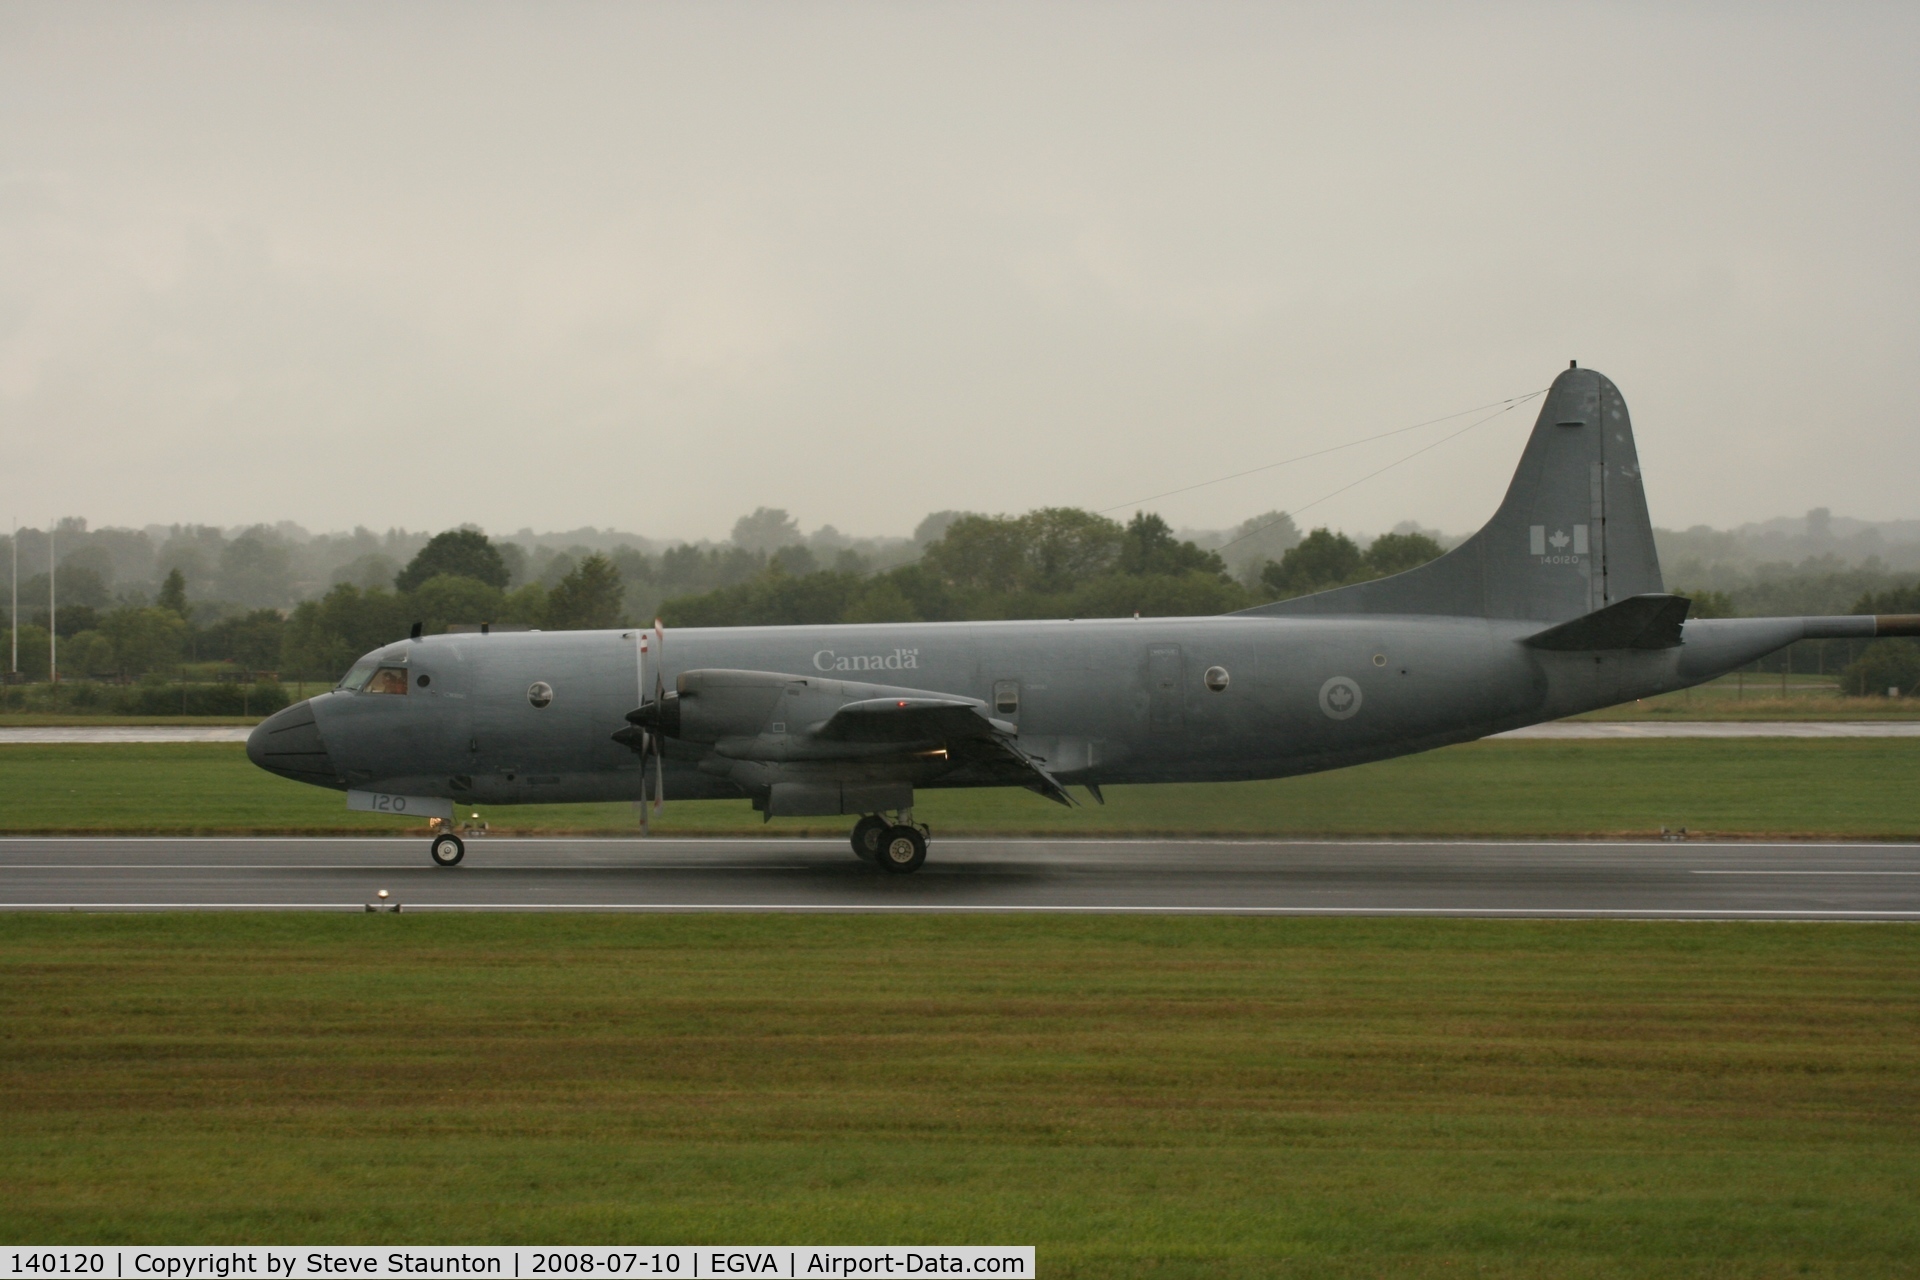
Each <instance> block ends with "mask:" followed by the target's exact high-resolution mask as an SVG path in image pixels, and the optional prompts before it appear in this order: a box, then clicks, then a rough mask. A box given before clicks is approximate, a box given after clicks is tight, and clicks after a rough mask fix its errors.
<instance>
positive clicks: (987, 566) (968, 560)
mask: <svg viewBox="0 0 1920 1280" xmlns="http://www.w3.org/2000/svg"><path fill="white" fill-rule="evenodd" d="M1022 533H1023V531H1022V529H1021V527H1020V524H1019V522H1018V521H1016V520H1014V519H1013V518H1011V517H1009V516H973V515H967V516H961V517H960V518H959V519H957V520H955V521H954V522H953V523H952V524H950V525H948V526H947V531H946V532H945V533H944V534H942V535H941V536H940V538H939V540H938V541H936V542H934V543H932V544H930V545H929V546H928V547H927V551H926V554H925V556H923V557H922V563H923V564H925V565H926V567H927V568H928V569H929V570H931V571H932V572H933V573H934V574H936V575H937V576H938V577H940V578H941V579H943V580H944V581H946V582H948V583H950V584H951V585H953V586H956V587H961V588H965V589H971V590H975V591H1013V590H1016V589H1017V588H1018V587H1019V586H1020V579H1021V576H1022V571H1023V568H1024V563H1025V548H1024V546H1023V545H1022V544H1023V541H1024V540H1023V537H1022Z"/></svg>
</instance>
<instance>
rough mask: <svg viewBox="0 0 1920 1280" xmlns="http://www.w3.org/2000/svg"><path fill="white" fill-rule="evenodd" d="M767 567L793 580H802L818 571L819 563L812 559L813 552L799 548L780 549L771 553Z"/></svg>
mask: <svg viewBox="0 0 1920 1280" xmlns="http://www.w3.org/2000/svg"><path fill="white" fill-rule="evenodd" d="M769 566H770V567H771V568H775V569H778V570H779V571H780V572H782V573H784V574H786V575H788V576H789V577H794V578H804V577H806V576H807V575H808V574H810V573H818V572H819V571H820V562H819V560H817V559H815V558H814V554H813V552H811V551H809V550H807V549H806V548H805V547H799V546H787V547H782V548H780V549H779V550H778V551H776V552H774V553H773V556H772V558H771V560H770V561H769Z"/></svg>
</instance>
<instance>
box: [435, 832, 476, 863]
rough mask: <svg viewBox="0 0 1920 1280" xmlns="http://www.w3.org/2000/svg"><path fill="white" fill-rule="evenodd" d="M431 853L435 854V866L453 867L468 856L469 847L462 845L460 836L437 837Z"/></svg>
mask: <svg viewBox="0 0 1920 1280" xmlns="http://www.w3.org/2000/svg"><path fill="white" fill-rule="evenodd" d="M429 852H431V853H432V854H433V861H434V865H435V866H441V867H451V866H457V865H458V864H459V862H460V859H462V858H464V857H466V856H467V846H466V845H464V844H462V843H460V837H459V836H435V837H434V838H433V844H432V846H431V847H430V849H429Z"/></svg>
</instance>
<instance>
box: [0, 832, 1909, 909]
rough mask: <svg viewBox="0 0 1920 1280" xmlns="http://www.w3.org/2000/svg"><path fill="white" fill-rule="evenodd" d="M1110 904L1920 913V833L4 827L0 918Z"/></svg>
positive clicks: (1082, 906)
mask: <svg viewBox="0 0 1920 1280" xmlns="http://www.w3.org/2000/svg"><path fill="white" fill-rule="evenodd" d="M381 889H386V890H387V891H388V892H389V893H390V894H391V896H392V900H396V901H398V902H399V903H401V904H402V907H403V909H404V910H405V911H411V912H422V911H820V912H834V911H838V912H873V911H925V912H1045V911H1051V912H1116V913H1182V912H1189V913H1221V914H1274V915H1381V916H1401V915H1429V916H1491V917H1503V916H1511V917H1639V918H1650V919H1671V918H1689V919H1783V920H1784V919H1800V920H1863V921H1864V920H1920V844H1758V843H1755V844H1748V843H1733V842H1729V843H1705V842H1650V843H1601V842H1544V841H1542V842H1531V841H1512V842H1473V841H1321V842H1311V841H1264V840H1161V839H1141V840H1060V839H960V838H954V839H944V840H943V839H939V838H938V835H937V833H936V839H935V841H934V845H933V852H932V854H931V856H930V857H929V858H928V861H927V865H926V866H925V868H924V869H922V870H921V871H920V872H919V873H918V874H917V875H912V876H895V875H889V874H887V873H886V872H884V871H881V870H879V869H878V868H875V867H873V866H870V865H868V864H866V863H862V862H860V861H858V860H857V859H855V858H854V856H853V854H852V851H851V850H850V849H849V848H848V847H847V845H846V843H845V842H844V841H840V840H800V839H779V838H769V839H751V840H693V839H654V840H650V841H645V842H642V841H640V840H637V839H636V840H621V839H514V838H502V837H487V838H477V839H474V840H471V841H469V842H468V852H467V858H466V861H465V863H463V864H462V865H461V866H459V867H456V868H452V869H445V870H443V869H441V868H437V867H434V866H433V865H431V863H430V862H429V861H428V859H427V850H426V842H425V841H424V840H420V839H405V840H402V839H351V838H346V839H342V838H313V839H302V838H283V839H260V838H238V837H236V838H220V839H173V838H164V837H154V838H93V837H87V838H43V837H21V838H12V839H3V840H0V910H27V911H68V910H77V911H125V910H132V911H160V910H275V911H278V910H290V911H364V910H365V904H366V903H368V902H369V901H371V900H373V899H374V898H375V895H376V893H377V892H378V891H379V890H381Z"/></svg>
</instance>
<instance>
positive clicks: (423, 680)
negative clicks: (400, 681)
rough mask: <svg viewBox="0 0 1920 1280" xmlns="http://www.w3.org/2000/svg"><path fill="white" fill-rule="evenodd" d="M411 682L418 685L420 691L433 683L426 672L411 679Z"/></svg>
mask: <svg viewBox="0 0 1920 1280" xmlns="http://www.w3.org/2000/svg"><path fill="white" fill-rule="evenodd" d="M413 682H414V683H415V684H417V685H419V686H420V687H421V688H422V689H424V688H426V687H427V686H428V685H430V684H432V683H433V677H432V676H430V675H428V674H427V673H426V672H424V671H422V672H421V673H420V674H419V675H417V676H415V677H414V678H413Z"/></svg>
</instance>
